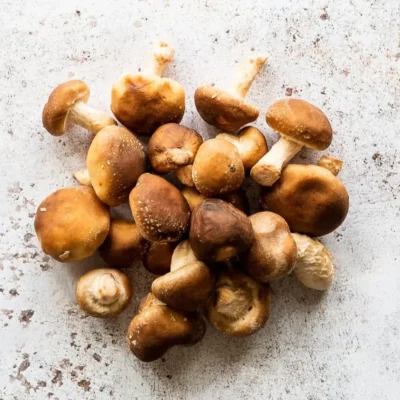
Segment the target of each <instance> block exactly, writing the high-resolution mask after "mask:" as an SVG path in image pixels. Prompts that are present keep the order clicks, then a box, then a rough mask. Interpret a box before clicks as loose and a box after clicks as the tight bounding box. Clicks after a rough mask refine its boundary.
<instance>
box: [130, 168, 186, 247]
mask: <svg viewBox="0 0 400 400" xmlns="http://www.w3.org/2000/svg"><path fill="white" fill-rule="evenodd" d="M129 204H130V206H131V210H132V214H133V217H134V219H135V222H136V224H137V227H138V229H139V232H140V233H141V234H142V236H143V237H145V238H146V239H147V240H150V241H152V242H177V241H178V240H179V239H181V237H182V236H183V235H184V234H185V232H186V230H187V228H188V226H189V218H190V208H189V205H188V203H187V201H186V200H185V198H184V197H183V195H182V193H181V192H180V191H179V190H178V189H177V188H176V187H175V186H174V185H172V184H171V183H169V182H168V181H166V180H165V179H163V178H161V177H159V176H157V175H152V174H143V175H142V176H141V177H140V178H139V180H138V181H137V184H136V187H135V188H134V189H133V190H132V192H131V194H130V196H129Z"/></svg>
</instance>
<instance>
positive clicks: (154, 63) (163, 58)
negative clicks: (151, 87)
mask: <svg viewBox="0 0 400 400" xmlns="http://www.w3.org/2000/svg"><path fill="white" fill-rule="evenodd" d="M174 53H175V50H174V49H173V48H172V47H171V46H170V45H169V44H168V43H165V42H160V43H158V45H157V46H156V48H155V49H154V51H153V54H152V57H151V60H150V63H149V65H148V67H147V68H146V71H145V72H146V73H148V74H150V75H157V76H162V74H163V72H164V68H165V67H166V66H167V65H168V64H169V63H170V62H171V61H172V59H173V58H174Z"/></svg>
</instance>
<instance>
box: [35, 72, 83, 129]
mask: <svg viewBox="0 0 400 400" xmlns="http://www.w3.org/2000/svg"><path fill="white" fill-rule="evenodd" d="M89 96H90V89H89V87H88V86H87V85H86V83H85V82H83V81H78V80H72V81H67V82H64V83H62V84H61V85H58V86H57V87H56V88H55V89H54V90H53V91H52V92H51V94H50V96H49V99H48V100H47V103H46V104H45V106H44V108H43V113H42V122H43V126H44V127H45V128H46V130H47V131H48V132H50V133H51V134H52V135H54V136H60V135H62V134H63V133H64V132H65V130H66V125H67V124H66V123H67V116H68V112H69V110H70V108H71V107H72V106H73V105H74V104H75V103H77V102H78V101H83V102H85V103H87V101H88V100H89Z"/></svg>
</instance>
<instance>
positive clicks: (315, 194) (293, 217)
mask: <svg viewBox="0 0 400 400" xmlns="http://www.w3.org/2000/svg"><path fill="white" fill-rule="evenodd" d="M260 205H261V208H262V209H263V210H267V211H272V212H274V213H276V214H279V215H280V216H281V217H283V218H284V219H285V220H286V222H287V223H288V225H289V227H290V230H291V231H292V232H298V233H305V234H307V235H310V236H322V235H326V234H328V233H330V232H333V231H334V230H335V229H336V228H338V227H339V226H340V225H341V224H342V222H343V221H344V220H345V218H346V215H347V212H348V210H349V195H348V193H347V190H346V188H345V187H344V185H343V183H342V182H341V181H340V179H339V178H337V177H336V176H334V175H333V174H332V173H331V172H330V171H328V170H326V169H325V168H322V167H318V166H316V165H300V164H290V165H288V166H287V167H286V168H285V169H284V170H283V171H282V174H281V177H280V179H279V181H277V182H276V183H275V184H274V185H273V186H272V187H271V188H263V190H262V192H261V197H260Z"/></svg>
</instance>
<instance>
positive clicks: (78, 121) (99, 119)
mask: <svg viewBox="0 0 400 400" xmlns="http://www.w3.org/2000/svg"><path fill="white" fill-rule="evenodd" d="M67 123H68V124H75V125H79V126H81V127H82V128H85V129H87V130H88V131H90V132H92V133H94V134H96V133H97V132H99V131H101V130H102V129H103V128H105V127H106V126H109V125H117V123H116V122H115V120H114V119H113V118H111V117H110V116H109V115H108V114H106V113H104V112H102V111H98V110H96V109H94V108H92V107H90V106H88V105H87V104H86V103H85V102H84V101H78V102H77V103H75V104H74V105H73V106H72V107H71V108H70V109H69V113H68V118H67Z"/></svg>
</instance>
